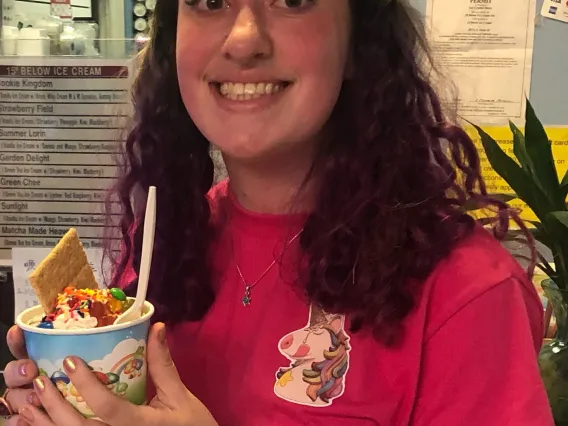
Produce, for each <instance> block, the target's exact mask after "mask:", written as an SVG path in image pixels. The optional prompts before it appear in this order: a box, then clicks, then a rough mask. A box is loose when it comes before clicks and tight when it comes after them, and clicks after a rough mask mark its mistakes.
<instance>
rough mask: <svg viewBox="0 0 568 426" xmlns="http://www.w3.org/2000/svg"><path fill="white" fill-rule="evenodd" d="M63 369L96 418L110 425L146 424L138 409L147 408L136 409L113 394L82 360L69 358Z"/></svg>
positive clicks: (65, 361)
mask: <svg viewBox="0 0 568 426" xmlns="http://www.w3.org/2000/svg"><path fill="white" fill-rule="evenodd" d="M63 367H64V369H65V372H66V373H67V376H68V377H69V379H71V382H72V383H73V386H75V388H76V389H77V392H79V394H80V395H81V397H82V398H83V399H84V400H85V402H86V403H87V405H88V406H89V407H90V408H91V410H93V412H94V413H95V416H96V417H98V418H100V419H101V420H103V421H104V422H105V423H108V424H110V425H119V426H123V425H128V424H136V423H140V424H142V423H144V422H143V421H142V419H141V416H140V410H137V409H136V408H147V407H136V406H135V405H134V404H131V403H130V402H128V401H127V400H126V399H123V398H120V397H118V396H116V395H114V394H113V393H111V392H110V391H109V390H108V389H107V388H106V386H104V385H103V384H102V383H101V382H100V381H99V380H98V379H97V378H96V376H95V375H94V374H93V372H92V371H91V370H89V368H88V367H87V366H86V365H85V363H84V362H83V361H82V360H80V359H79V358H77V357H67V358H65V359H64V360H63ZM58 426H59V425H58Z"/></svg>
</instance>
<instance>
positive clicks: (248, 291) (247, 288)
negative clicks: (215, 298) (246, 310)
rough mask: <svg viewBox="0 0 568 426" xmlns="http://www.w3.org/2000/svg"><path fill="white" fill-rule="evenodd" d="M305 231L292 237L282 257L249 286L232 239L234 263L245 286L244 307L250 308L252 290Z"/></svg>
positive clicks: (274, 261)
mask: <svg viewBox="0 0 568 426" xmlns="http://www.w3.org/2000/svg"><path fill="white" fill-rule="evenodd" d="M302 231H303V229H302V230H301V231H300V232H298V233H297V234H296V235H294V237H292V239H291V240H290V241H288V243H286V245H285V246H284V248H283V249H282V253H281V254H280V256H278V257H277V258H276V259H274V260H273V261H272V263H271V264H270V265H269V266H268V268H266V270H265V271H264V272H263V273H262V274H261V275H260V277H258V279H257V280H256V281H254V282H253V283H252V284H248V283H247V282H246V280H245V277H244V276H243V273H242V272H241V268H240V267H239V264H238V263H237V259H236V258H235V241H234V239H233V238H232V237H231V238H232V242H233V261H234V262H235V266H236V268H237V272H238V273H239V277H240V278H241V281H242V283H243V285H244V286H245V292H244V295H243V298H242V299H241V300H242V302H243V306H249V305H250V302H251V301H252V297H251V291H252V289H253V288H254V287H255V286H256V285H257V284H258V283H259V282H260V281H261V280H262V279H263V278H264V277H265V276H266V274H268V272H269V271H270V270H271V269H272V268H273V267H274V265H276V262H278V261H279V260H280V259H281V258H282V256H284V252H285V251H286V249H287V248H288V246H289V245H290V244H292V243H293V242H294V241H295V240H296V239H297V238H298V237H299V236H300V234H301V233H302Z"/></svg>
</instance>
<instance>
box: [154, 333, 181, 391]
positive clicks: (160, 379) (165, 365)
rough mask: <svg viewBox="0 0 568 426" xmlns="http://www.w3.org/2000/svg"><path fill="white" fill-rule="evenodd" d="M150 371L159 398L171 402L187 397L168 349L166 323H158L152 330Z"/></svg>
mask: <svg viewBox="0 0 568 426" xmlns="http://www.w3.org/2000/svg"><path fill="white" fill-rule="evenodd" d="M148 370H149V372H150V377H151V378H152V382H153V383H154V385H155V386H156V393H157V396H158V397H159V398H160V397H162V398H163V397H164V396H166V397H167V398H166V399H167V401H170V402H171V401H174V400H176V399H179V398H180V397H184V396H186V395H187V388H186V387H185V386H184V384H183V383H182V381H181V379H180V377H179V374H178V371H177V368H176V366H175V365H174V361H173V360H172V356H171V355H170V350H169V349H168V345H167V342H166V326H165V325H164V323H160V322H159V323H156V324H154V326H152V328H151V330H150V334H149V336H148ZM162 398H161V399H162Z"/></svg>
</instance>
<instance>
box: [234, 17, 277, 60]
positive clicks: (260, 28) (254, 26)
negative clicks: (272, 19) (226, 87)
mask: <svg viewBox="0 0 568 426" xmlns="http://www.w3.org/2000/svg"><path fill="white" fill-rule="evenodd" d="M271 55H272V42H271V40H270V37H269V35H268V33H267V29H266V26H265V25H264V24H263V22H262V16H260V15H259V13H256V12H255V11H254V10H252V9H251V8H250V7H243V8H242V9H241V10H240V11H239V12H238V15H237V17H236V19H235V23H234V25H233V27H232V29H231V32H230V33H229V35H228V37H227V39H226V40H225V44H224V45H223V56H224V57H225V58H226V59H228V60H231V61H234V62H237V63H238V64H239V65H240V66H244V67H247V66H251V65H254V63H255V62H257V61H259V60H262V59H267V58H269V57H270V56H271Z"/></svg>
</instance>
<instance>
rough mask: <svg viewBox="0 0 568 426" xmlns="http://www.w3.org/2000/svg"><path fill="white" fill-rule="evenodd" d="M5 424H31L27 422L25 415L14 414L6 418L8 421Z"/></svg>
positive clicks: (7, 425)
mask: <svg viewBox="0 0 568 426" xmlns="http://www.w3.org/2000/svg"><path fill="white" fill-rule="evenodd" d="M4 425H5V426H30V424H29V423H28V422H26V421H25V420H24V419H23V417H20V416H12V417H10V418H9V419H8V420H6V423H4Z"/></svg>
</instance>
